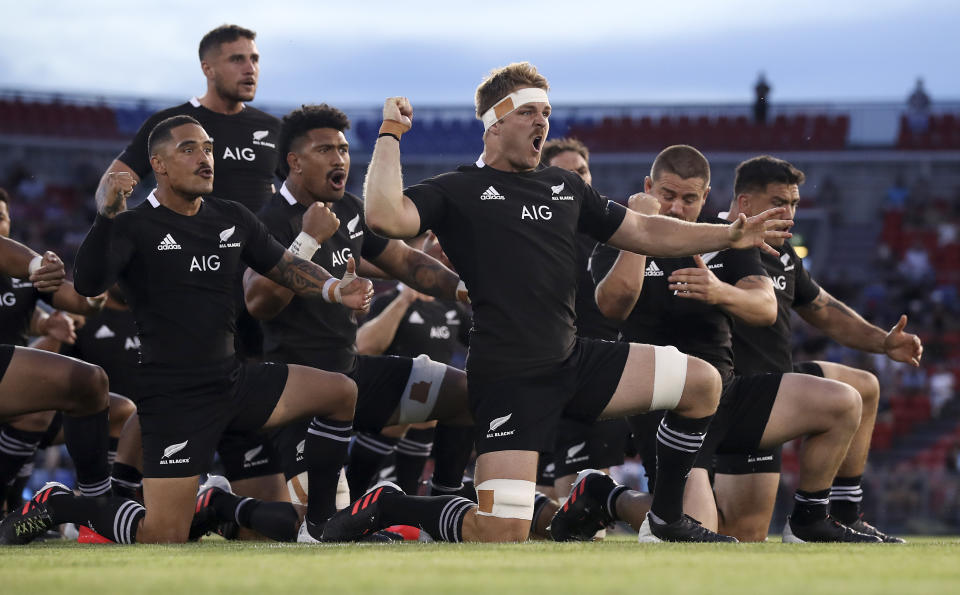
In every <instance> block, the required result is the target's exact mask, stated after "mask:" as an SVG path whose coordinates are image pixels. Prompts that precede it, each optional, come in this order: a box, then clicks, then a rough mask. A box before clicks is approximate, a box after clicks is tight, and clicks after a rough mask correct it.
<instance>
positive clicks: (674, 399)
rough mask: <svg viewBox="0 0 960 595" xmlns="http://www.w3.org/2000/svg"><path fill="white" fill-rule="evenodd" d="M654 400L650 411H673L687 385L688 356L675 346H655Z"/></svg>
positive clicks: (651, 402)
mask: <svg viewBox="0 0 960 595" xmlns="http://www.w3.org/2000/svg"><path fill="white" fill-rule="evenodd" d="M653 359H654V371H653V399H652V400H651V401H650V411H657V410H666V409H673V408H674V407H676V406H677V403H679V402H680V396H681V395H682V394H683V385H684V384H686V383H687V355H686V354H685V353H680V351H679V350H678V349H677V348H676V347H674V346H673V345H669V346H667V347H661V346H659V345H654V346H653Z"/></svg>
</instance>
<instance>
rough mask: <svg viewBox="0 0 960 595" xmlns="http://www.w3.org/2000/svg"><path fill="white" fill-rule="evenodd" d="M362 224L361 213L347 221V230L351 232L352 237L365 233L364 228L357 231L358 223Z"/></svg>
mask: <svg viewBox="0 0 960 595" xmlns="http://www.w3.org/2000/svg"><path fill="white" fill-rule="evenodd" d="M359 224H360V213H357V216H356V217H354V218H353V219H351V220H350V221H347V231H348V232H350V239H351V240H352V239H354V238H356V237H359V236H362V235H363V230H362V229H361V230H360V231H357V225H359Z"/></svg>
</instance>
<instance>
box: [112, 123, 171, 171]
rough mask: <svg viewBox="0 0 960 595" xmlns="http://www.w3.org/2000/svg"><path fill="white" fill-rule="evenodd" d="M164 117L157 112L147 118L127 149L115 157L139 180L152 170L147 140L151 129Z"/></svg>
mask: <svg viewBox="0 0 960 595" xmlns="http://www.w3.org/2000/svg"><path fill="white" fill-rule="evenodd" d="M165 116H166V113H165V112H157V113H156V114H153V115H152V116H150V117H149V118H147V119H146V121H145V122H144V123H143V124H141V125H140V129H139V130H137V134H136V135H134V137H133V140H132V141H130V144H129V145H127V148H125V149H124V150H123V152H122V153H120V155H118V156H117V160H118V161H122V162H123V163H125V164H126V165H127V167H129V168H130V169H132V170H133V171H134V172H135V173H136V174H137V176H139V177H141V178H143V177H144V176H146V175H147V174H149V173H150V172H151V170H152V168H151V167H150V155H148V154H147V139H149V138H150V131H152V130H153V127H154V126H156V125H157V124H159V123H160V121H161V120H164V119H166V118H165Z"/></svg>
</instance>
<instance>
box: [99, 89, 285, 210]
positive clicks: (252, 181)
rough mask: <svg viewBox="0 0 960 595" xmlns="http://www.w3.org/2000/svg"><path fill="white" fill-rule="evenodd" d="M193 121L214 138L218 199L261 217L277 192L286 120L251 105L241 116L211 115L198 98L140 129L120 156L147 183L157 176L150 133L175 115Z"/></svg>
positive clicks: (159, 114)
mask: <svg viewBox="0 0 960 595" xmlns="http://www.w3.org/2000/svg"><path fill="white" fill-rule="evenodd" d="M179 115H186V116H192V117H193V118H195V119H196V120H197V121H198V122H200V125H201V126H203V128H204V130H206V131H207V134H209V135H210V136H211V137H212V138H213V153H214V160H213V164H214V173H215V174H216V175H215V176H214V179H213V192H212V193H211V194H212V195H213V196H224V197H229V199H230V200H235V201H237V202H239V203H241V204H243V205H244V206H245V207H247V208H248V209H250V210H251V211H253V212H254V213H256V212H257V211H259V210H260V208H261V207H262V206H263V205H264V203H266V202H267V199H268V198H270V195H271V194H272V193H273V191H274V190H273V180H274V172H275V171H276V169H277V160H278V153H277V139H278V136H279V134H280V120H278V119H277V118H275V117H273V116H271V115H270V114H268V113H266V112H262V111H260V110H258V109H256V108H254V107H251V106H249V105H245V106H244V108H243V110H241V111H240V112H238V113H236V114H231V115H226V114H221V113H217V112H215V111H212V110H209V109H207V108H205V107H203V106H202V105H201V104H200V101H199V100H198V99H197V98H196V97H194V98H192V99H191V100H190V101H188V102H186V103H184V104H182V105H178V106H176V107H171V108H169V109H165V110H162V111H159V112H157V113H155V114H154V115H152V116H150V117H149V118H147V121H146V122H144V123H143V124H142V125H141V126H140V130H138V131H137V134H136V136H134V137H133V140H132V141H130V144H129V145H127V148H126V149H124V151H123V152H122V153H120V155H119V156H118V157H117V159H119V160H120V161H122V162H124V163H125V164H127V165H128V166H129V167H130V169H132V170H133V171H135V172H136V173H137V175H138V176H140V177H141V178H143V177H145V176H147V175H149V174H150V173H152V172H153V170H152V168H151V167H150V155H148V154H147V138H148V137H149V136H150V131H151V130H153V127H154V126H156V125H157V124H158V123H159V122H161V121H162V120H165V119H167V118H169V117H172V116H179Z"/></svg>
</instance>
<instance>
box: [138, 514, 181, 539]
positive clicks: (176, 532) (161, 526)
mask: <svg viewBox="0 0 960 595" xmlns="http://www.w3.org/2000/svg"><path fill="white" fill-rule="evenodd" d="M147 514H148V516H149V512H148V513H147ZM189 537H190V525H189V524H188V525H186V526H185V527H178V526H176V523H150V522H148V521H147V518H144V520H143V524H142V525H141V526H140V530H139V531H138V532H137V543H187V540H188V539H189Z"/></svg>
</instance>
